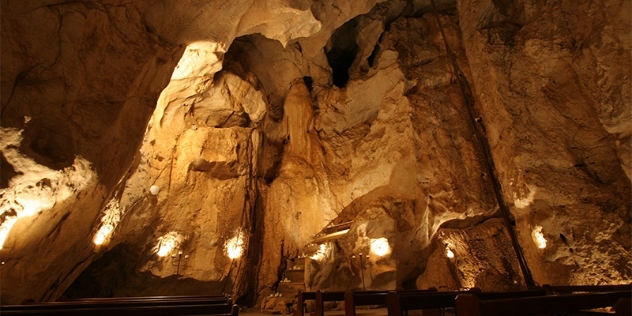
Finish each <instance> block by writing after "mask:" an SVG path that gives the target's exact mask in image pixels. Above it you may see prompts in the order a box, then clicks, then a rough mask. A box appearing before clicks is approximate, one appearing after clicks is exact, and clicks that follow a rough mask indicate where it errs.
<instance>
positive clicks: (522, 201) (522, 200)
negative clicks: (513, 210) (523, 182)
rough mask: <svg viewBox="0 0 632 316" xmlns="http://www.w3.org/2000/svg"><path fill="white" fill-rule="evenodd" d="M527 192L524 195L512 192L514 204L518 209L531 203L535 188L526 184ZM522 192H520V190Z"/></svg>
mask: <svg viewBox="0 0 632 316" xmlns="http://www.w3.org/2000/svg"><path fill="white" fill-rule="evenodd" d="M527 188H528V190H529V193H528V194H526V196H524V194H521V195H522V196H521V197H519V196H518V194H516V193H515V192H514V194H513V196H514V205H515V206H516V207H517V208H519V209H523V208H525V207H527V206H529V205H531V204H533V200H534V198H535V193H536V191H537V189H536V188H533V187H531V186H527ZM521 193H522V192H521Z"/></svg>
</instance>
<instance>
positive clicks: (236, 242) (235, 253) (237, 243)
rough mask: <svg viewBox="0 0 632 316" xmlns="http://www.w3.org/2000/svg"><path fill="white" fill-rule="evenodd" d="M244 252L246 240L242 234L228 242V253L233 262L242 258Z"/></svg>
mask: <svg viewBox="0 0 632 316" xmlns="http://www.w3.org/2000/svg"><path fill="white" fill-rule="evenodd" d="M243 252H244V238H243V235H242V234H241V233H239V234H238V235H237V236H235V237H233V238H231V239H230V240H229V241H227V242H226V253H227V254H228V258H230V259H231V260H234V259H237V258H240V257H241V254H242V253H243Z"/></svg>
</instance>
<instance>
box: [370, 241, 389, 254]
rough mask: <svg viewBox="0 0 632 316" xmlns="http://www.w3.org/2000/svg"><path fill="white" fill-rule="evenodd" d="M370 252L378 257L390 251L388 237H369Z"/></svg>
mask: <svg viewBox="0 0 632 316" xmlns="http://www.w3.org/2000/svg"><path fill="white" fill-rule="evenodd" d="M371 252H372V253H374V254H376V255H378V256H380V257H383V256H385V255H387V254H389V253H391V246H390V245H389V244H388V239H386V238H384V237H382V238H378V239H371Z"/></svg>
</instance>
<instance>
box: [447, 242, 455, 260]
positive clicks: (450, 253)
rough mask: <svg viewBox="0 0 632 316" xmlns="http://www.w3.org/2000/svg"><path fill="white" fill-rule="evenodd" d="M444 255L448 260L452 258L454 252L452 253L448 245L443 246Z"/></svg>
mask: <svg viewBox="0 0 632 316" xmlns="http://www.w3.org/2000/svg"><path fill="white" fill-rule="evenodd" d="M445 255H446V257H448V258H450V259H452V258H454V252H452V250H451V249H450V246H449V245H445Z"/></svg>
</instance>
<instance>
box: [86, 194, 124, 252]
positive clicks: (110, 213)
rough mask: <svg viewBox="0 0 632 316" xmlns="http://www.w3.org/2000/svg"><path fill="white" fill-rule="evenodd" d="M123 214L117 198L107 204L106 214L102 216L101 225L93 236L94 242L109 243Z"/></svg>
mask: <svg viewBox="0 0 632 316" xmlns="http://www.w3.org/2000/svg"><path fill="white" fill-rule="evenodd" d="M122 216H123V211H122V210H121V208H120V206H119V202H118V201H117V200H115V199H112V200H110V202H108V204H107V205H106V206H105V214H104V215H103V217H102V218H101V223H102V224H101V227H100V228H99V230H98V231H97V233H96V234H95V235H94V238H92V242H93V243H94V244H95V245H97V246H101V245H103V244H105V243H107V242H108V241H109V240H110V237H111V236H112V233H113V232H114V229H115V228H116V226H118V224H119V222H120V221H121V217H122Z"/></svg>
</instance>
